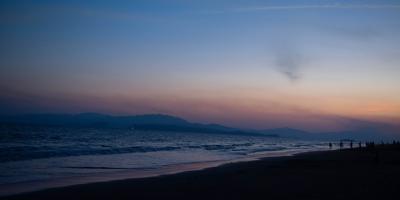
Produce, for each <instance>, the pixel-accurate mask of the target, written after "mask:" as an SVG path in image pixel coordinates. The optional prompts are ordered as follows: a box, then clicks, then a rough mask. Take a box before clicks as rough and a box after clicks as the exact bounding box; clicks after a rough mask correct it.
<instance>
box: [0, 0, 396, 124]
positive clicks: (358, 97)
mask: <svg viewBox="0 0 400 200" xmlns="http://www.w3.org/2000/svg"><path fill="white" fill-rule="evenodd" d="M0 44H1V45H0V114H7V115H9V114H25V113H81V112H99V113H106V114H112V115H134V114H146V113H162V114H170V115H176V116H179V117H183V118H185V119H188V120H190V121H195V122H201V123H219V124H223V125H228V126H234V127H241V128H258V129H262V128H276V127H293V128H300V129H304V130H310V131H335V130H347V129H352V128H357V127H359V126H362V125H363V124H365V122H368V123H369V122H371V123H382V124H390V125H399V124H400V78H399V77H400V2H399V1H398V0H393V1H389V0H387V1H385V0H375V1H372V0H358V1H355V0H354V1H352V0H342V1H336V0H329V1H328V0H319V1H317V0H292V1H288V0H279V1H278V0H275V1H272V0H271V1H267V0H265V1H258V0H246V1H244V0H241V1H240V0H236V1H235V0H230V1H227V0H225V1H224V0H201V1H200V0H198V1H195V0H168V1H167V0H143V1H136V0H133V1H40V0H36V1H1V2H0Z"/></svg>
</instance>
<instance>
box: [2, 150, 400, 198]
mask: <svg viewBox="0 0 400 200" xmlns="http://www.w3.org/2000/svg"><path fill="white" fill-rule="evenodd" d="M398 195H400V146H396V145H385V146H377V147H376V148H375V149H366V148H362V149H348V150H337V151H327V152H312V153H304V154H299V155H296V156H290V157H276V158H266V159H262V160H258V161H250V162H242V163H234V164H227V165H223V166H219V167H215V168H209V169H205V170H201V171H193V172H184V173H179V174H174V175H165V176H160V177H152V178H141V179H128V180H120V181H110V182H102V183H91V184H83V185H75V186H69V187H63V188H54V189H47V190H43V191H38V192H31V193H25V194H20V195H15V196H8V197H2V199H41V200H45V199H398V198H399V197H398Z"/></svg>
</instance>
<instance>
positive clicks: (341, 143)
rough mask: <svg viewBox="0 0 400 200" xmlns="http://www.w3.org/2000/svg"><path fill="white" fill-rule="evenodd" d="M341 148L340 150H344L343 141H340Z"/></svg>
mask: <svg viewBox="0 0 400 200" xmlns="http://www.w3.org/2000/svg"><path fill="white" fill-rule="evenodd" d="M339 146H340V149H342V148H343V142H342V141H340V143H339Z"/></svg>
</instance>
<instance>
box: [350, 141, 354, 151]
mask: <svg viewBox="0 0 400 200" xmlns="http://www.w3.org/2000/svg"><path fill="white" fill-rule="evenodd" d="M352 148H353V141H350V149H352Z"/></svg>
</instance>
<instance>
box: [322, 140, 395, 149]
mask: <svg viewBox="0 0 400 200" xmlns="http://www.w3.org/2000/svg"><path fill="white" fill-rule="evenodd" d="M381 145H385V143H384V142H382V143H381ZM393 145H400V141H395V140H393ZM349 146H350V149H352V148H353V141H350V143H349ZM332 147H333V144H332V143H331V142H329V148H330V149H331V148H332ZM339 147H340V149H342V148H343V147H344V143H343V141H340V142H339ZM361 147H362V143H361V142H358V148H361ZM365 147H366V148H368V149H373V148H375V142H373V141H372V142H366V143H365Z"/></svg>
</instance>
